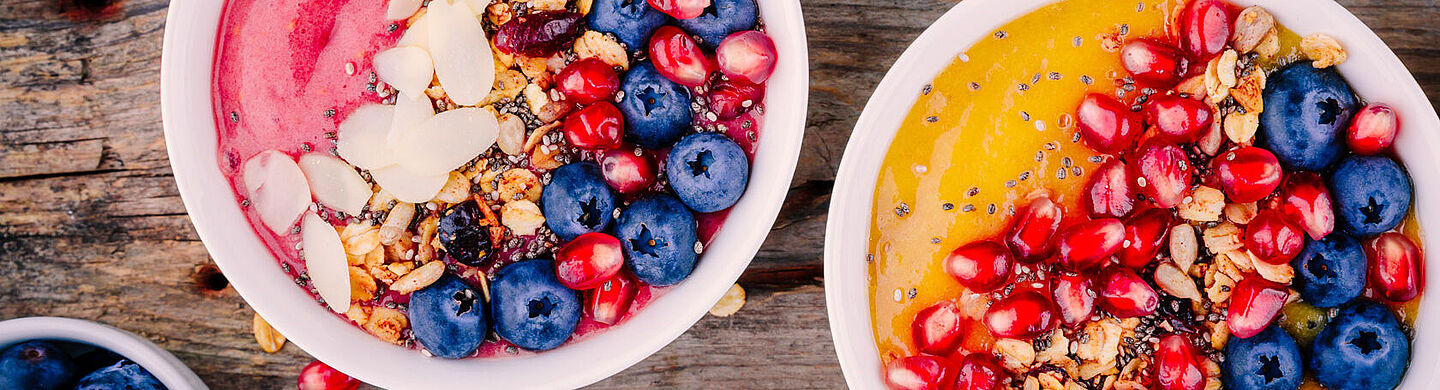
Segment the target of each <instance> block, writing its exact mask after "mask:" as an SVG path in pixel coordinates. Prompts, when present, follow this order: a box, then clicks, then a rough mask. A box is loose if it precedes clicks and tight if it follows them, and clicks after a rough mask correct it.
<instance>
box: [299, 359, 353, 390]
mask: <svg viewBox="0 0 1440 390" xmlns="http://www.w3.org/2000/svg"><path fill="white" fill-rule="evenodd" d="M296 386H298V387H299V388H300V390H354V389H355V388H357V387H360V381H359V380H356V379H355V378H351V377H350V376H349V375H345V373H343V372H340V371H339V370H336V369H334V368H330V366H327V365H325V363H321V362H320V361H319V360H316V361H313V362H310V364H309V365H306V366H305V368H304V369H301V370H300V379H299V381H298V383H297V384H296Z"/></svg>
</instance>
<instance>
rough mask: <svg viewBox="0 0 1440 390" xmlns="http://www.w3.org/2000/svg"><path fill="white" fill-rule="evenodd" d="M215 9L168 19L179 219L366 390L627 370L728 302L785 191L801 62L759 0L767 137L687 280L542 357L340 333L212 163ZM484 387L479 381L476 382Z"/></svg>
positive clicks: (247, 288) (164, 74) (285, 325)
mask: <svg viewBox="0 0 1440 390" xmlns="http://www.w3.org/2000/svg"><path fill="white" fill-rule="evenodd" d="M223 7H224V4H223V2H186V3H177V4H174V5H173V6H172V8H171V9H170V11H169V12H170V14H169V16H168V18H167V26H168V29H167V31H166V38H165V47H164V54H163V60H162V68H161V100H162V101H161V103H162V111H163V116H164V124H165V129H166V131H165V136H166V144H167V147H168V149H169V153H170V161H171V164H172V168H173V170H174V173H175V178H176V183H177V185H178V187H179V190H180V194H181V197H182V199H183V200H184V202H185V206H186V210H187V211H188V212H189V214H190V217H191V220H192V221H193V223H194V224H195V228H196V232H197V233H198V234H199V236H200V238H201V239H202V241H204V243H205V245H206V247H207V249H208V250H209V251H210V254H211V256H212V257H213V258H214V259H215V262H216V264H217V265H218V266H219V267H220V269H221V270H222V271H223V272H224V273H225V275H226V276H227V277H228V278H229V280H230V282H231V284H232V285H233V286H234V287H235V289H236V291H237V292H239V293H240V295H241V296H242V297H243V298H244V299H245V300H246V301H247V302H249V303H250V305H251V306H252V307H254V309H255V311H256V312H258V313H259V314H260V315H262V316H263V317H265V318H266V319H267V320H268V321H269V322H270V323H271V324H272V325H273V326H274V327H275V328H276V329H277V330H278V331H280V332H281V333H283V334H285V335H286V336H287V337H288V338H289V340H291V341H293V342H295V344H296V345H298V346H300V347H301V348H303V349H305V350H306V351H307V352H309V353H310V354H311V355H313V356H315V357H316V358H317V359H320V360H322V361H324V362H325V363H327V364H329V365H330V366H332V367H334V368H336V369H338V370H340V371H342V372H345V373H346V374H349V375H351V376H354V377H356V378H358V379H361V380H363V381H365V382H369V383H371V384H374V385H377V386H381V387H384V388H394V389H408V388H416V389H434V388H457V387H458V388H469V387H496V388H574V387H579V386H584V385H586V384H590V383H594V382H596V381H599V380H601V379H603V378H605V377H607V376H610V375H612V374H614V373H617V372H619V371H621V370H623V369H625V368H626V367H629V366H630V365H632V364H635V363H636V362H639V361H640V360H641V359H644V358H645V357H646V356H649V355H650V354H652V353H654V352H655V351H658V350H659V349H660V348H662V347H664V346H665V345H666V344H667V343H669V342H670V341H671V340H674V339H675V338H676V337H678V336H679V335H680V334H682V333H684V331H685V330H686V329H688V327H689V326H690V325H692V324H694V323H695V321H698V320H699V319H700V317H701V316H703V315H704V314H705V313H706V311H707V310H708V309H709V308H710V307H711V306H712V305H713V304H714V303H715V302H716V301H717V300H719V298H720V297H721V296H722V295H723V294H724V293H725V291H726V290H727V289H728V288H729V287H730V286H731V285H732V284H733V283H734V281H735V280H736V279H737V278H738V277H739V275H740V274H741V272H743V271H744V269H745V267H746V265H748V264H749V261H750V259H751V258H752V257H753V256H754V254H755V253H756V251H757V250H758V249H759V247H760V245H761V243H762V242H763V241H764V239H765V236H766V234H767V232H768V231H769V228H770V226H771V225H772V224H773V222H774V219H775V216H776V214H777V213H778V211H779V209H780V206H781V202H782V201H783V199H784V197H785V194H786V192H787V190H788V187H789V184H790V180H791V175H792V173H793V172H794V168H795V164H796V161H797V158H798V155H799V151H800V146H801V139H802V136H803V128H804V117H805V115H804V114H805V109H806V97H807V93H808V78H807V72H808V68H809V66H808V59H807V54H806V43H805V35H804V27H803V24H802V23H803V21H802V19H801V11H800V4H799V2H798V1H764V2H760V4H759V8H760V10H759V11H760V15H761V18H762V19H763V20H764V22H765V26H766V31H767V33H768V34H769V35H770V36H771V37H772V39H773V40H774V43H775V46H776V48H777V50H778V53H779V57H780V58H779V59H778V64H777V68H776V69H775V72H774V74H773V75H772V77H771V78H770V79H769V81H768V85H769V88H768V89H767V92H766V97H765V99H766V104H767V105H768V107H767V108H768V109H769V110H770V113H769V115H767V116H766V117H765V119H764V123H763V124H762V125H763V127H764V128H767V129H773V130H771V131H768V132H766V133H765V134H764V135H763V136H762V137H761V138H763V140H762V141H761V142H759V143H758V145H757V152H756V154H755V158H754V160H753V170H752V171H753V174H752V175H751V177H750V182H749V183H750V184H749V186H748V188H747V189H746V193H745V194H744V196H743V197H741V198H740V200H739V202H738V203H737V204H736V205H735V206H734V207H733V208H732V209H731V213H732V214H731V216H732V217H733V218H731V219H730V222H729V223H728V224H727V225H726V226H725V227H724V228H723V229H721V230H720V231H719V233H718V234H717V235H716V236H715V237H714V240H713V241H712V242H711V244H710V245H708V246H707V247H706V248H705V251H704V255H703V256H702V257H701V259H700V261H699V262H698V266H697V267H696V268H695V270H694V273H693V274H692V277H691V278H688V279H687V280H686V281H685V282H682V283H680V284H678V285H675V286H674V287H672V288H670V290H669V291H667V292H666V293H665V294H664V295H663V297H660V298H657V299H655V300H653V301H651V302H649V303H647V305H646V307H645V308H644V310H641V311H639V312H637V313H635V314H634V315H633V316H631V317H630V318H628V319H627V320H626V321H625V323H624V324H622V325H619V326H615V327H613V328H610V329H608V330H606V331H604V332H601V333H599V334H595V335H590V336H586V337H585V338H583V339H581V340H578V341H575V342H572V343H569V344H566V345H564V346H561V347H559V348H557V349H554V350H550V351H546V352H543V353H537V354H529V355H524V356H516V357H506V358H496V359H459V360H445V359H440V358H435V357H430V356H426V355H424V354H422V353H420V352H418V351H416V350H414V349H409V348H404V347H399V346H395V345H391V344H389V343H387V342H384V341H381V340H378V339H376V338H375V337H374V336H372V335H370V334H368V333H366V332H365V331H364V330H361V329H359V328H357V327H355V326H353V325H351V324H347V323H346V322H345V321H343V320H342V319H340V318H337V317H336V316H335V315H334V314H333V313H330V312H329V311H328V310H326V309H325V308H324V307H322V306H319V305H316V304H315V300H314V299H313V298H312V297H311V296H309V295H308V294H307V293H306V292H305V291H304V290H302V289H298V288H295V287H294V282H293V281H292V280H291V278H290V277H289V276H288V275H287V274H286V273H285V272H284V271H282V269H281V267H278V266H277V264H276V262H275V259H274V256H273V255H272V254H271V252H270V251H269V250H267V248H266V247H265V246H264V244H263V243H262V241H261V239H260V238H259V237H258V236H257V235H256V234H255V232H254V230H252V228H251V227H250V226H249V224H248V222H247V220H246V219H245V216H244V214H243V213H242V210H241V209H240V206H239V205H238V204H237V202H235V198H234V196H233V189H232V188H231V187H230V184H229V183H228V181H227V180H226V178H225V177H224V176H223V174H222V172H221V171H220V169H219V167H218V166H217V165H218V164H217V162H219V161H221V160H222V158H221V157H220V156H219V155H218V153H217V149H218V148H217V131H216V128H217V127H216V123H215V119H214V116H213V109H214V107H215V106H214V104H213V101H212V96H213V94H212V90H211V88H212V85H213V84H212V77H211V76H212V71H213V69H214V67H213V64H214V59H215V57H216V56H215V46H216V35H217V32H218V31H217V30H218V26H219V23H220V21H221V16H222V10H223ZM477 378H483V379H477Z"/></svg>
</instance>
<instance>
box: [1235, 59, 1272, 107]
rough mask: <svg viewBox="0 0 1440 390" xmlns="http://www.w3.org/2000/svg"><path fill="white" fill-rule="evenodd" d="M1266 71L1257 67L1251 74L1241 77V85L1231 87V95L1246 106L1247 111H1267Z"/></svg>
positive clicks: (1241, 104) (1242, 105)
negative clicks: (1265, 95)
mask: <svg viewBox="0 0 1440 390" xmlns="http://www.w3.org/2000/svg"><path fill="white" fill-rule="evenodd" d="M1266 81H1267V79H1266V76H1265V72H1264V71H1263V70H1260V69H1255V70H1254V71H1252V72H1250V74H1249V75H1246V76H1245V77H1242V78H1240V85H1236V86H1235V88H1231V89H1230V96H1232V97H1234V98H1235V102H1236V103H1240V106H1241V107H1244V108H1245V112H1247V113H1251V114H1259V113H1261V112H1265V99H1264V96H1263V95H1264V93H1265V82H1266Z"/></svg>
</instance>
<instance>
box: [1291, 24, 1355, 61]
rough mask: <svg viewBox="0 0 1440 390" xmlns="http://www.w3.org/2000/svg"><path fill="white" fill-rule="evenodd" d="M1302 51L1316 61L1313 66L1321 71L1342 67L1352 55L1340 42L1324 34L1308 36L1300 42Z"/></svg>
mask: <svg viewBox="0 0 1440 390" xmlns="http://www.w3.org/2000/svg"><path fill="white" fill-rule="evenodd" d="M1300 51H1301V52H1302V53H1305V56H1306V57H1309V58H1310V60H1311V61H1314V62H1312V63H1311V65H1314V66H1315V67H1316V68H1320V69H1324V68H1329V67H1331V66H1335V65H1340V64H1341V63H1344V62H1345V60H1347V59H1349V58H1350V55H1349V54H1346V52H1345V47H1344V46H1341V45H1340V41H1337V40H1335V37H1332V36H1329V35H1326V34H1323V33H1314V34H1310V35H1306V36H1305V38H1303V39H1301V40H1300Z"/></svg>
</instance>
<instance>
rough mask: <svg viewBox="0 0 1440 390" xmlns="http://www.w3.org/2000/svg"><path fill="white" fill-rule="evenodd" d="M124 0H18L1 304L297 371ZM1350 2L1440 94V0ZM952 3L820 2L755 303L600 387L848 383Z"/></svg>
mask: <svg viewBox="0 0 1440 390" xmlns="http://www.w3.org/2000/svg"><path fill="white" fill-rule="evenodd" d="M113 1H118V2H112V0H4V1H3V2H0V319H9V318H15V317H26V316H39V315H52V316H65V317H74V318H82V319H89V320H95V321H99V322H102V323H106V324H110V325H114V326H117V327H120V328H122V329H126V330H129V331H132V332H135V333H138V334H140V335H142V336H145V337H147V338H149V339H150V340H152V341H154V342H156V343H157V344H159V345H160V346H161V347H163V348H165V349H168V350H170V351H171V352H173V353H174V354H175V355H176V356H178V357H179V358H180V360H182V361H184V362H185V363H186V364H188V365H189V366H190V367H192V368H193V369H194V370H195V371H196V373H198V374H199V375H200V377H201V378H203V379H204V380H205V381H206V382H208V383H209V384H210V385H211V386H213V387H214V388H216V389H261V388H264V389H271V388H288V387H293V386H294V383H295V378H296V375H297V374H298V373H299V371H300V368H301V367H302V366H304V365H305V364H307V363H309V362H310V361H311V359H310V357H309V356H308V355H306V354H305V352H304V351H302V350H300V349H299V348H297V347H295V346H294V345H293V344H291V345H288V346H286V347H285V349H284V350H282V351H281V352H280V353H277V354H266V353H264V352H262V351H260V349H259V348H258V346H257V345H256V344H255V341H254V339H253V338H252V335H251V330H250V320H251V311H250V309H249V307H248V306H247V305H246V304H245V302H244V301H242V300H241V299H240V297H239V296H238V295H237V294H235V292H234V290H233V289H230V288H226V287H225V281H224V279H223V277H220V276H218V275H216V273H215V272H214V271H215V269H214V266H213V264H212V263H211V259H210V257H209V256H208V255H207V254H206V252H205V248H204V246H202V245H201V243H200V241H199V239H198V237H197V236H196V235H195V231H194V229H193V228H191V226H190V221H189V220H188V219H187V218H186V215H185V209H184V207H183V206H182V205H181V202H180V197H179V194H178V193H177V191H176V189H175V185H174V182H173V180H172V177H171V172H170V165H169V162H168V161H167V160H166V154H165V143H164V139H163V137H162V131H161V125H160V105H159V103H160V92H159V73H160V47H161V36H162V33H163V30H164V28H165V10H166V5H167V3H166V2H165V1H163V0H113ZM183 1H220V0H183ZM762 1H769V0H762ZM1296 1H1312V0H1296ZM1341 3H1344V4H1345V5H1346V6H1347V7H1348V8H1349V9H1350V10H1351V11H1352V12H1354V13H1356V14H1357V15H1358V16H1359V17H1360V19H1362V20H1364V21H1365V22H1366V23H1367V24H1368V25H1370V26H1371V27H1372V28H1374V29H1375V30H1376V32H1378V33H1379V35H1380V36H1381V38H1383V39H1384V40H1385V41H1386V42H1388V43H1389V44H1390V45H1391V47H1392V48H1394V50H1395V52H1396V53H1397V54H1399V55H1400V58H1401V59H1402V60H1403V61H1404V62H1405V64H1406V65H1407V66H1409V68H1410V69H1411V71H1412V72H1413V73H1414V74H1415V77H1416V78H1418V79H1419V80H1420V84H1421V85H1422V86H1423V87H1424V88H1425V90H1426V92H1427V93H1428V94H1429V97H1430V100H1431V102H1432V103H1433V104H1436V105H1437V106H1440V48H1437V46H1436V42H1440V23H1436V21H1437V20H1440V0H1342V1H1341ZM953 4H954V1H937V0H806V1H804V2H803V7H804V9H805V23H806V25H807V31H808V32H809V39H810V61H811V66H810V68H811V93H810V107H809V112H810V114H809V120H808V123H807V125H806V128H805V130H804V131H805V133H806V134H805V145H804V149H803V152H802V155H801V159H800V166H799V168H798V169H797V171H796V173H795V174H796V178H795V181H794V187H793V188H792V189H791V191H790V197H789V199H788V200H787V201H786V204H785V207H784V209H783V210H782V212H781V215H780V217H779V220H778V221H777V222H776V225H775V227H774V229H773V230H772V233H771V235H770V238H769V240H768V241H767V242H766V243H765V246H764V247H763V248H762V249H761V250H760V253H759V255H757V256H756V258H755V260H754V262H753V263H752V264H751V265H750V268H749V270H748V271H747V272H746V273H745V275H744V276H742V277H741V280H740V284H741V285H742V286H744V287H745V288H746V289H747V290H748V291H749V301H748V303H747V304H746V306H745V307H744V309H742V310H741V311H740V312H739V313H737V314H736V315H734V316H731V317H728V318H717V317H712V316H706V318H704V319H703V320H701V321H700V322H699V323H698V324H696V325H695V327H694V328H692V329H691V330H690V331H689V332H686V333H685V334H684V335H683V336H681V337H680V338H679V339H677V340H675V342H674V343H672V344H670V345H669V346H668V347H666V348H664V349H662V350H661V351H660V352H658V353H656V354H655V355H654V356H651V357H650V358H648V359H646V360H644V361H642V362H641V363H639V364H637V365H635V366H634V367H631V368H630V369H628V370H626V371H624V372H623V373H621V374H619V375H616V376H614V377H612V378H610V379H607V380H605V381H603V382H600V383H598V384H596V385H595V386H594V387H595V388H634V387H639V386H660V387H683V388H742V389H750V388H825V389H833V388H841V387H843V386H844V379H843V378H842V377H841V374H840V367H839V363H838V362H837V361H836V359H835V355H834V347H833V345H832V344H831V342H830V332H829V328H828V326H827V322H826V316H825V299H824V294H823V287H822V280H821V274H822V272H821V270H822V260H823V255H822V248H823V246H824V240H823V237H822V235H823V233H822V232H823V231H824V225H825V212H826V208H827V207H828V204H829V191H830V187H831V185H832V184H833V180H834V172H835V169H836V167H837V166H838V164H839V162H840V156H841V153H842V152H843V151H844V148H845V142H846V138H847V136H848V135H849V134H850V130H851V127H852V126H853V125H854V121H855V118H856V117H857V116H858V115H859V114H860V110H861V109H862V108H863V107H864V104H865V101H866V99H868V98H869V92H868V91H870V90H871V89H872V88H874V86H875V85H876V84H877V83H878V82H879V80H880V78H881V77H882V76H883V75H884V74H885V71H886V69H888V67H889V66H890V64H892V63H893V62H894V61H895V59H896V57H898V56H899V54H900V52H901V51H902V50H903V49H904V48H905V46H906V45H908V44H909V43H910V41H912V40H913V39H914V38H915V37H916V36H917V35H919V34H920V32H921V31H922V30H923V29H924V28H925V27H926V26H927V25H929V24H930V22H932V21H934V20H935V19H936V18H938V17H939V16H940V15H941V14H942V13H944V12H945V11H946V10H947V9H949V8H950V7H951V6H952V5H953ZM480 380H482V381H483V379H480Z"/></svg>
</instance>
